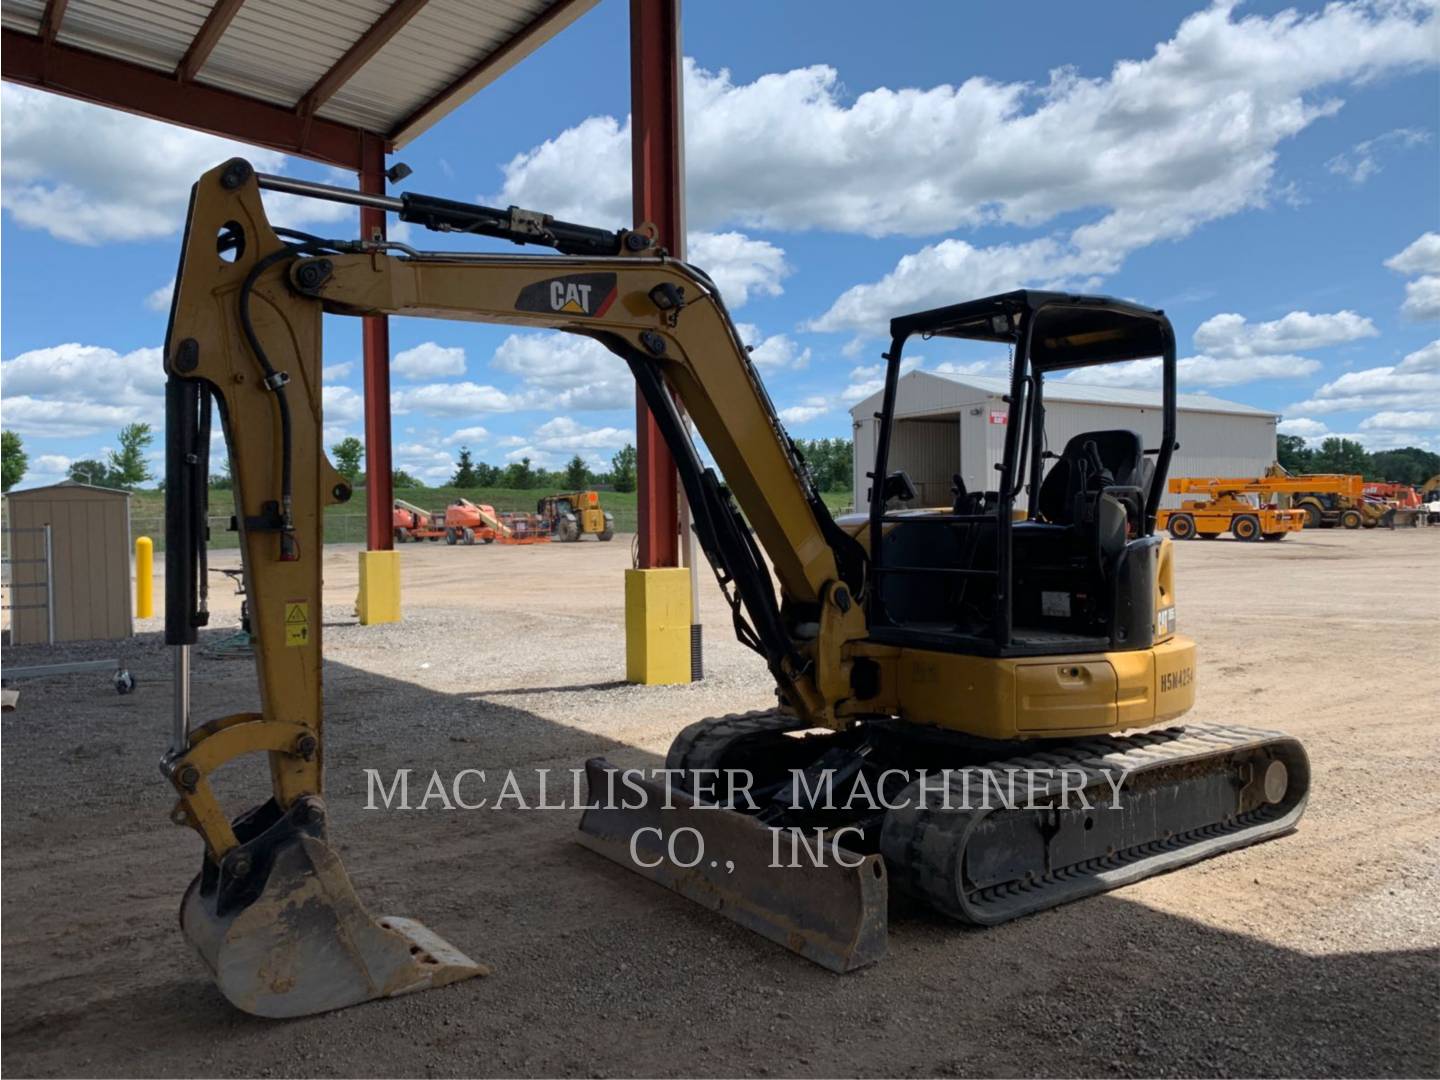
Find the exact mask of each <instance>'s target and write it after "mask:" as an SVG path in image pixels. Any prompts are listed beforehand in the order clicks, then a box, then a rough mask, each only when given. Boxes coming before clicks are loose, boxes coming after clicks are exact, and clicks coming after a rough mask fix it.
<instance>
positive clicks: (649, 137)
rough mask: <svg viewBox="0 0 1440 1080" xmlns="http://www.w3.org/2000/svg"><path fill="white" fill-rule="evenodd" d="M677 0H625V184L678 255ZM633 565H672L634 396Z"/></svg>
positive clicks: (662, 452)
mask: <svg viewBox="0 0 1440 1080" xmlns="http://www.w3.org/2000/svg"><path fill="white" fill-rule="evenodd" d="M682 119H683V118H682V116H681V81H680V0H630V177H631V179H630V184H631V190H632V193H633V194H632V198H633V201H634V208H635V224H637V225H639V224H641V223H643V222H646V221H649V222H652V223H653V224H654V225H655V227H656V228H657V229H658V230H659V232H660V243H661V245H662V246H663V247H665V248H666V249H667V250H668V251H669V252H670V254H672V255H675V256H677V257H683V256H684V253H685V163H684V157H683V153H682V127H681V124H682ZM635 433H636V443H637V445H636V456H637V461H636V472H637V474H638V475H637V480H638V483H637V491H638V497H637V499H636V503H637V508H638V511H639V522H638V524H637V526H636V527H637V529H638V530H639V533H640V568H641V569H642V570H648V569H652V568H655V567H662V566H679V565H680V492H679V488H678V484H677V482H676V475H675V459H674V458H673V457H671V455H670V449H669V447H667V446H666V445H665V440H664V439H663V438H661V436H660V431H659V429H658V428H657V427H656V426H655V418H654V417H653V416H651V415H650V410H649V408H647V407H646V405H645V400H644V399H643V398H641V397H640V396H639V395H638V394H637V395H636V399H635Z"/></svg>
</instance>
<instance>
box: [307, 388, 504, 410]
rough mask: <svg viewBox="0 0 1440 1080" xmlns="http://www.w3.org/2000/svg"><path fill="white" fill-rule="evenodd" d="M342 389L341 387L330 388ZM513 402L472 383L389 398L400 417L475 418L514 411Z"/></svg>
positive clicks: (408, 391) (496, 390) (397, 393)
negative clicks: (427, 415) (478, 415)
mask: <svg viewBox="0 0 1440 1080" xmlns="http://www.w3.org/2000/svg"><path fill="white" fill-rule="evenodd" d="M325 389H326V391H327V392H328V391H330V390H331V389H345V388H344V387H329V386H327V387H326V388H325ZM517 407H518V405H517V402H516V399H515V398H514V397H512V396H511V395H510V394H507V393H506V392H505V391H504V390H501V389H500V388H499V387H495V386H490V385H489V384H484V385H481V384H480V383H473V382H458V383H430V384H429V385H428V386H416V387H412V388H410V389H406V390H396V391H394V392H392V393H391V395H390V409H391V411H392V412H394V413H397V414H400V415H403V414H405V413H410V412H423V413H429V414H430V415H431V416H474V415H476V414H477V413H497V412H514V411H515V409H516V408H517Z"/></svg>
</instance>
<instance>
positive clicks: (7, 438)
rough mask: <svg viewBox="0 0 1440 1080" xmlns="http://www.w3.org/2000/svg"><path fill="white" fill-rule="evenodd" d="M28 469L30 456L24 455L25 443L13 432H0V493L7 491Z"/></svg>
mask: <svg viewBox="0 0 1440 1080" xmlns="http://www.w3.org/2000/svg"><path fill="white" fill-rule="evenodd" d="M29 467H30V455H29V454H27V453H25V443H24V442H23V441H22V440H21V438H20V436H19V435H17V434H15V432H13V431H5V432H0V474H3V484H0V491H9V490H10V489H11V488H12V487H14V486H15V485H16V484H18V483H19V482H20V481H21V479H22V478H23V477H24V476H25V470H26V469H28V468H29Z"/></svg>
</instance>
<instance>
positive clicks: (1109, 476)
mask: <svg viewBox="0 0 1440 1080" xmlns="http://www.w3.org/2000/svg"><path fill="white" fill-rule="evenodd" d="M1144 449H1145V448H1144V445H1143V444H1142V443H1141V441H1140V436H1139V435H1137V434H1136V433H1135V432H1133V431H1124V430H1120V429H1112V430H1110V431H1085V432H1081V433H1080V434H1079V435H1076V436H1075V437H1074V438H1073V439H1071V440H1070V441H1069V442H1067V443H1066V444H1065V450H1064V452H1063V453H1062V454H1061V455H1060V458H1059V460H1058V461H1056V462H1055V464H1054V466H1053V467H1052V468H1051V469H1050V472H1049V473H1048V474H1047V475H1046V477H1045V480H1044V482H1043V483H1041V485H1040V493H1039V495H1038V496H1036V501H1035V508H1036V510H1037V511H1038V512H1039V514H1040V516H1041V517H1042V518H1044V519H1045V520H1046V521H1048V522H1051V523H1052V524H1055V525H1070V524H1074V523H1075V520H1076V512H1077V509H1079V508H1080V507H1081V506H1083V504H1084V503H1085V502H1087V501H1089V498H1090V496H1092V495H1094V494H1096V493H1098V492H1100V491H1102V490H1103V489H1104V488H1107V487H1122V488H1123V487H1137V488H1140V489H1141V493H1142V498H1143V494H1144V487H1145V473H1146V470H1145V468H1144V464H1143V462H1144V460H1145V455H1144ZM1141 509H1142V511H1143V507H1142V508H1141Z"/></svg>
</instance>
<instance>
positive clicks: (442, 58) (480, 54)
mask: <svg viewBox="0 0 1440 1080" xmlns="http://www.w3.org/2000/svg"><path fill="white" fill-rule="evenodd" d="M549 6H550V5H549V2H548V0H529V2H525V3H517V2H514V0H487V2H486V3H484V4H477V3H474V2H473V0H430V2H429V3H428V4H426V5H425V6H424V7H423V8H421V9H420V11H419V13H418V14H417V15H416V16H415V17H414V18H413V19H411V20H410V21H409V22H408V23H406V24H405V26H404V27H403V28H402V29H401V30H400V32H399V33H398V34H396V35H395V36H394V37H393V38H391V39H390V40H389V41H388V42H386V44H385V47H384V48H382V49H381V50H380V51H379V52H378V53H376V54H375V56H374V57H372V58H371V59H370V62H369V63H367V64H366V65H365V66H364V67H362V68H361V69H360V70H359V71H357V72H356V73H355V75H354V76H353V77H352V78H351V79H350V81H349V82H347V83H346V84H345V85H344V86H343V87H341V88H340V90H339V91H338V92H337V93H336V94H335V96H334V97H333V98H331V99H330V101H328V102H327V103H326V104H325V105H323V106H322V107H321V108H320V110H319V114H318V115H320V116H323V117H325V118H326V119H327V120H336V121H339V122H341V123H347V124H357V125H359V126H361V127H364V128H367V129H369V130H372V131H373V130H387V129H389V128H392V127H393V126H394V125H395V124H396V123H398V122H399V121H400V120H402V119H404V118H405V117H407V116H409V115H410V114H411V113H412V112H414V111H415V110H416V109H418V108H419V107H420V106H421V105H423V104H425V102H427V101H429V100H430V99H431V98H433V97H434V96H435V95H436V94H438V93H440V91H442V90H444V89H445V88H446V87H447V86H449V85H450V84H451V83H453V82H454V81H455V80H456V79H458V78H460V76H462V75H464V74H465V72H467V71H469V70H470V69H471V68H472V67H474V66H475V64H476V63H478V62H479V61H480V60H482V59H484V58H485V57H487V56H489V55H490V54H491V53H492V52H494V51H495V50H496V49H497V48H499V47H500V46H501V45H503V44H504V43H505V42H507V41H509V40H510V38H512V37H513V36H514V35H515V33H516V32H517V31H519V30H520V29H522V28H523V27H525V26H526V25H528V24H529V23H530V22H531V21H532V20H534V18H535V17H536V16H537V15H539V14H540V13H541V12H542V11H544V10H545V9H546V8H547V7H549Z"/></svg>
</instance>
